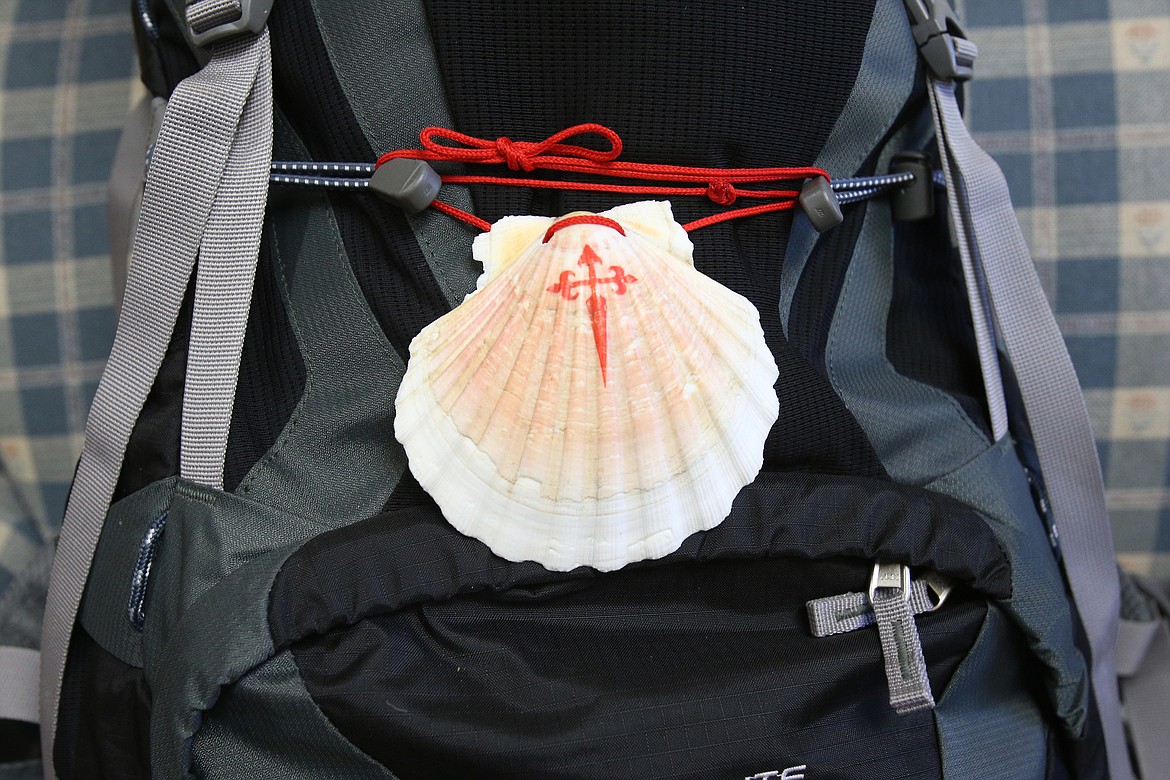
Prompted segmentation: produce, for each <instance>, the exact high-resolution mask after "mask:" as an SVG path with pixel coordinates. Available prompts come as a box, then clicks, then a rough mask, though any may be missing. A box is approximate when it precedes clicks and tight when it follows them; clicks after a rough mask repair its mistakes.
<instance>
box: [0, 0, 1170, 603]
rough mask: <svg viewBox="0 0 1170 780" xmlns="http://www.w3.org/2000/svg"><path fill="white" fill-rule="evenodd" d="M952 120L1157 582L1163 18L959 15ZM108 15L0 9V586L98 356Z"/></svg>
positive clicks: (1168, 435)
mask: <svg viewBox="0 0 1170 780" xmlns="http://www.w3.org/2000/svg"><path fill="white" fill-rule="evenodd" d="M958 5H959V9H960V12H961V13H962V14H963V16H964V18H965V19H966V20H967V22H968V32H969V33H970V34H971V37H972V38H973V39H974V40H975V41H976V42H977V43H978V44H979V47H980V52H981V53H980V57H979V61H978V63H977V65H976V74H977V77H976V79H975V81H974V82H973V83H972V85H971V88H970V93H969V94H970V100H969V117H970V119H971V122H972V126H973V129H974V131H975V134H976V137H977V138H978V140H979V141H980V143H982V144H983V145H984V146H985V148H987V149H988V151H990V152H991V153H992V154H993V155H994V156H995V157H996V159H998V160H999V162H1000V164H1001V165H1002V166H1003V168H1004V171H1005V173H1006V174H1007V177H1008V181H1009V183H1010V184H1011V186H1012V191H1013V195H1014V199H1015V203H1016V205H1017V207H1018V210H1019V213H1020V217H1021V220H1022V222H1023V225H1024V230H1025V235H1026V236H1027V237H1028V240H1029V243H1030V245H1031V247H1032V251H1033V254H1034V256H1035V258H1036V261H1037V265H1038V267H1039V270H1040V275H1041V278H1042V279H1043V281H1044V283H1045V285H1046V287H1047V290H1048V292H1049V294H1050V297H1051V299H1052V301H1053V303H1054V305H1055V308H1056V312H1057V316H1058V319H1059V322H1060V325H1061V328H1062V329H1063V330H1064V333H1065V335H1066V338H1067V340H1068V345H1069V349H1070V351H1071V352H1072V355H1073V360H1074V362H1075V363H1076V366H1077V370H1078V371H1079V373H1080V378H1081V381H1082V384H1083V385H1084V386H1085V389H1086V395H1087V398H1088V403H1089V408H1090V411H1091V413H1092V416H1093V422H1094V426H1095V429H1096V432H1097V436H1098V440H1099V446H1100V450H1101V456H1102V462H1103V466H1104V469H1105V475H1106V484H1107V489H1108V502H1109V508H1110V511H1111V513H1112V516H1113V522H1114V532H1115V537H1116V541H1117V547H1118V551H1119V553H1120V554H1121V557H1122V560H1123V561H1124V562H1125V564H1126V565H1127V567H1129V568H1131V569H1133V570H1135V571H1140V572H1146V573H1153V574H1158V575H1162V576H1170V0H1112V1H1110V0H966V2H965V3H960V4H958ZM133 60H134V55H133V46H132V43H131V32H130V15H129V4H128V3H127V2H125V0H0V84H2V85H3V86H2V89H3V91H2V93H0V590H2V589H3V588H4V586H5V585H6V584H7V582H8V581H9V580H10V579H11V577H12V576H13V573H14V572H16V571H18V570H19V569H20V568H22V566H23V564H24V562H25V561H26V560H27V559H28V557H29V555H30V554H31V552H32V551H33V550H35V549H36V548H37V547H38V546H40V545H42V544H44V543H45V542H46V541H47V540H49V539H51V538H52V535H53V534H54V533H55V528H56V525H57V524H58V523H59V522H60V518H61V515H62V513H63V509H64V503H65V497H66V493H67V490H68V486H69V480H70V477H71V475H72V470H73V466H74V462H75V460H76V457H77V454H78V452H79V451H80V446H81V436H82V430H83V427H84V422H85V414H86V408H87V406H88V404H89V401H90V399H91V398H92V396H93V392H94V388H95V386H96V383H97V379H98V376H99V374H100V372H101V368H102V363H103V358H104V356H105V354H106V352H107V351H108V349H109V346H110V344H111V342H112V339H113V327H114V318H113V310H112V306H111V299H112V285H111V276H110V269H109V260H108V258H107V256H106V255H107V252H108V243H107V239H106V223H105V180H106V176H107V173H108V171H109V168H110V165H111V162H112V160H113V154H114V147H115V144H116V140H117V135H118V129H119V127H120V125H121V123H122V118H123V116H124V115H125V113H126V111H127V110H128V109H129V107H130V106H131V105H132V103H133V102H134V101H135V100H136V98H137V96H139V95H140V94H141V88H140V87H139V86H138V85H137V83H136V80H135V78H134V76H133V68H134V65H133Z"/></svg>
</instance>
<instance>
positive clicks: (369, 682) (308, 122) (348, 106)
mask: <svg viewBox="0 0 1170 780" xmlns="http://www.w3.org/2000/svg"><path fill="white" fill-rule="evenodd" d="M137 10H138V13H137V21H136V24H137V37H138V41H139V49H140V60H141V62H142V65H143V71H144V79H145V81H146V82H147V84H148V86H149V87H150V89H151V91H152V93H153V94H154V95H155V96H156V97H159V98H165V99H167V100H168V101H169V102H168V105H167V109H166V113H165V118H164V119H163V122H162V127H161V131H160V133H159V135H158V138H157V141H156V142H155V143H154V145H153V147H152V152H151V156H150V163H149V172H148V175H147V180H146V185H145V193H144V196H143V205H142V210H141V215H140V217H139V219H138V223H137V233H136V237H135V242H134V247H135V250H134V259H133V262H132V264H131V268H130V275H129V279H128V282H127V288H126V298H125V301H124V303H123V313H122V319H121V322H120V325H119V331H118V337H117V341H116V343H115V347H114V352H113V355H112V356H111V360H110V364H109V368H108V369H107V372H106V375H105V376H104V378H103V380H102V384H101V386H100V388H99V390H98V395H97V398H96V400H95V404H94V410H93V412H92V415H91V420H90V425H89V429H88V430H87V443H86V451H85V454H84V455H83V456H82V460H81V463H80V465H79V468H78V473H77V478H76V481H75V483H74V488H73V494H72V496H71V499H70V505H69V510H68V513H67V516H66V521H65V525H64V526H63V530H62V537H61V541H60V545H59V548H58V557H57V563H56V565H55V569H54V574H53V581H52V585H51V588H50V599H49V608H48V611H47V614H46V628H45V637H46V639H45V642H44V645H43V648H44V650H43V655H44V658H43V680H44V683H43V684H44V686H45V687H44V688H43V691H42V708H43V709H42V725H43V734H44V737H43V744H44V746H45V755H46V758H47V759H51V760H49V761H47V762H46V764H47V766H48V768H49V771H48V772H47V776H56V777H61V778H73V777H77V778H98V777H148V776H154V777H189V776H199V777H245V776H249V777H312V778H351V777H399V778H403V780H415V779H418V778H426V779H428V780H430V779H433V778H447V777H451V778H454V777H477V778H478V777H491V778H692V777H693V778H744V777H746V778H787V779H788V780H796V778H808V780H814V779H816V780H819V779H821V778H858V777H899V778H908V777H924V778H925V777H946V778H962V777H986V776H990V775H1004V776H1012V777H1020V778H1052V777H1086V778H1087V777H1105V776H1112V777H1115V778H1122V777H1125V776H1127V773H1128V772H1129V768H1128V759H1127V757H1126V754H1125V745H1124V737H1123V735H1122V731H1121V728H1122V727H1121V721H1120V714H1119V710H1118V703H1117V690H1116V681H1115V670H1114V668H1113V656H1112V653H1113V641H1114V636H1115V634H1116V630H1117V629H1116V623H1117V610H1118V607H1117V598H1118V597H1117V575H1116V571H1115V569H1114V564H1113V555H1112V546H1111V542H1110V540H1109V532H1108V526H1107V523H1106V520H1105V517H1104V504H1103V498H1102V496H1101V488H1100V475H1099V470H1098V467H1097V463H1096V453H1095V450H1094V449H1093V445H1092V439H1091V434H1090V433H1089V431H1088V424H1087V417H1086V415H1085V412H1084V407H1083V403H1082V402H1081V400H1080V397H1079V392H1078V391H1077V388H1076V380H1075V376H1074V375H1073V373H1072V369H1071V365H1070V363H1069V361H1068V357H1067V353H1066V352H1065V351H1064V348H1063V346H1062V344H1061V341H1060V337H1059V333H1058V332H1057V331H1056V327H1055V324H1054V322H1053V321H1052V316H1051V313H1050V312H1049V311H1048V309H1047V305H1046V304H1045V303H1044V299H1043V294H1042V292H1041V291H1040V287H1039V284H1038V283H1037V281H1036V278H1035V275H1034V272H1033V271H1032V270H1031V265H1030V259H1029V258H1028V256H1027V253H1026V249H1025V248H1024V247H1023V243H1022V239H1021V238H1020V235H1019V230H1018V226H1016V224H1015V221H1014V216H1013V215H1012V213H1011V208H1010V202H1009V201H1008V200H1007V197H1006V190H1005V189H1004V187H1003V181H1002V176H1000V175H999V173H998V169H996V168H995V167H994V164H993V163H991V162H990V160H989V158H986V156H985V155H983V154H982V153H981V152H980V151H979V150H978V148H977V147H975V146H974V144H973V142H971V140H970V138H969V136H967V134H966V131H965V129H963V126H962V121H961V118H960V117H959V113H958V107H957V103H956V95H955V92H956V89H957V84H959V83H961V82H962V81H963V80H964V79H966V78H968V77H969V76H970V74H971V64H972V61H973V59H974V55H975V51H974V47H973V46H972V45H971V44H969V42H967V41H966V40H965V39H964V38H963V36H962V31H961V29H960V28H959V26H958V24H957V22H956V20H955V19H954V16H953V14H951V13H950V11H949V8H947V6H946V4H945V2H943V1H942V0H938V1H937V2H935V1H930V2H919V1H918V0H907V2H906V3H903V2H902V0H848V2H843V3H837V4H831V5H827V4H824V3H785V4H772V3H760V4H748V5H746V6H740V5H736V6H728V5H713V6H701V5H700V6H695V5H684V4H677V5H674V4H657V5H656V4H651V5H648V6H646V5H643V6H631V5H630V4H628V3H622V2H613V1H611V0H599V1H595V2H592V3H589V4H576V3H557V2H548V1H545V0H519V1H518V2H513V3H508V4H469V3H462V2H454V1H453V0H425V1H424V2H418V3H410V2H389V0H381V1H379V2H364V3H361V2H350V1H348V0H345V1H343V0H278V2H275V3H273V2H272V0H268V2H260V1H259V0H253V1H249V0H195V1H194V2H191V3H189V4H184V3H183V2H181V0H169V1H164V0H150V1H149V2H145V1H144V2H140V3H138V7H137ZM582 122H595V123H600V124H601V125H603V126H605V127H608V128H612V129H613V130H615V131H616V132H617V133H619V134H620V137H621V139H622V141H623V142H624V149H623V150H622V152H621V158H620V159H621V160H622V161H635V162H641V163H654V164H659V165H670V166H677V167H679V168H680V169H681V168H687V169H693V168H696V167H703V168H709V169H721V170H743V169H757V168H771V167H777V166H785V167H790V168H803V169H810V168H811V169H819V170H821V171H824V172H827V175H828V176H829V177H831V179H832V181H833V183H834V188H833V189H830V188H828V187H826V186H825V179H823V178H819V177H818V175H817V174H815V173H811V174H808V175H805V176H801V177H795V178H796V179H797V180H796V181H795V182H794V183H792V184H791V185H788V186H787V187H788V188H787V189H786V190H784V191H785V192H789V194H788V195H781V196H776V197H778V198H779V201H778V202H780V203H784V204H787V205H786V206H784V208H783V209H781V208H779V207H778V208H777V209H776V210H774V211H772V212H771V213H768V210H762V212H761V213H749V214H744V215H743V216H742V218H738V219H734V220H727V221H722V222H719V223H717V224H710V225H709V226H707V227H704V228H703V229H702V230H695V231H694V232H693V233H692V234H691V238H692V240H693V244H694V264H695V267H696V268H697V269H698V270H699V271H701V272H703V273H704V274H706V275H707V276H710V277H712V278H714V279H715V280H716V281H718V282H720V283H721V284H723V285H724V286H726V287H728V288H730V289H732V290H734V291H736V292H737V293H739V294H740V295H742V296H744V298H746V299H747V300H748V301H750V303H751V304H752V305H753V306H754V307H755V309H756V310H758V312H759V318H760V325H761V328H762V339H763V340H764V343H766V345H767V348H768V351H769V352H770V353H771V356H772V358H773V359H774V360H775V363H776V366H777V369H778V376H779V378H778V380H777V382H776V385H775V393H776V396H777V400H778V417H777V419H776V422H775V423H774V425H773V426H772V427H771V429H770V431H769V432H768V433H767V435H766V439H765V440H764V442H763V445H762V468H761V469H760V472H759V474H758V475H757V476H756V477H755V478H754V479H753V480H751V481H750V484H747V485H746V486H745V487H743V489H742V490H740V491H739V492H738V495H737V496H735V500H734V503H732V505H731V508H730V512H729V514H728V515H727V517H726V518H725V519H722V521H721V522H719V520H720V519H721V518H714V522H712V523H710V524H708V525H707V526H704V527H705V528H706V529H707V530H700V531H698V532H696V533H693V534H690V535H688V536H686V537H685V538H680V539H678V540H677V543H676V544H674V546H673V547H672V548H671V549H672V550H673V551H671V552H668V553H666V554H658V555H656V556H654V557H652V558H651V559H647V560H635V561H634V562H631V563H629V565H626V566H624V567H618V568H617V570H615V571H599V570H598V569H597V568H594V567H591V566H587V565H583V566H576V567H571V568H570V570H568V571H557V570H554V568H555V567H554V568H548V567H546V566H544V565H541V564H540V563H538V562H536V561H533V560H520V561H511V560H508V559H506V558H504V557H500V556H499V555H497V554H496V553H495V552H493V548H492V547H491V546H489V545H488V544H485V543H484V542H482V541H480V540H479V539H477V538H472V537H470V536H466V535H464V534H462V533H460V532H459V531H458V530H456V528H455V527H453V526H452V525H451V524H450V523H449V522H448V521H447V520H446V519H445V518H444V513H443V512H442V511H441V510H440V508H439V507H438V506H437V505H436V503H435V501H434V500H433V499H432V498H431V496H430V495H429V494H428V492H427V490H424V489H423V487H422V486H420V484H419V482H418V481H416V480H415V478H414V476H413V473H412V468H413V467H412V466H411V465H409V464H408V458H407V456H406V453H405V452H404V451H403V449H402V447H401V446H400V445H399V444H398V443H397V442H396V440H395V432H394V418H395V406H394V401H395V395H396V393H397V391H398V388H399V384H400V382H401V381H402V378H403V375H404V373H405V371H406V368H407V364H408V362H409V359H410V345H411V341H412V339H414V338H415V337H416V336H417V335H418V334H419V332H420V331H422V330H423V329H424V328H425V327H427V326H428V325H429V324H430V323H432V322H433V321H435V320H436V319H438V318H440V317H442V316H443V315H444V314H446V313H447V312H448V311H449V310H451V309H452V308H454V307H456V306H458V305H459V304H460V303H461V302H462V301H463V300H464V297H465V296H467V295H468V294H469V293H471V292H472V291H473V290H474V289H475V284H476V278H477V276H478V274H479V269H478V267H477V265H475V264H473V263H472V259H471V244H472V240H473V238H474V234H475V231H474V230H473V229H471V228H469V227H468V226H467V225H464V224H461V223H460V222H458V221H457V220H453V219H452V218H451V215H452V214H455V213H457V212H458V213H463V214H471V215H474V216H473V219H472V221H475V220H480V221H484V222H487V223H495V222H497V221H498V220H499V219H501V218H503V217H506V216H509V215H537V216H545V217H552V218H556V217H560V216H561V215H565V214H569V213H571V212H577V211H583V212H590V213H596V212H602V211H605V210H606V209H609V208H612V207H614V206H617V205H620V204H622V203H625V202H628V201H632V200H641V199H643V198H642V197H641V196H640V195H639V196H637V197H635V196H633V195H622V194H615V193H613V192H608V191H603V190H602V191H599V190H595V189H589V188H588V187H585V188H581V187H577V185H580V184H582V183H584V184H592V183H596V182H597V181H599V179H597V178H596V177H595V176H592V175H590V174H595V173H597V172H598V171H597V170H590V171H585V173H583V174H578V173H575V172H573V171H571V170H570V171H569V173H568V175H564V176H559V177H556V176H553V175H552V174H550V173H549V172H548V171H547V170H542V169H541V166H540V165H539V164H534V163H533V157H534V156H536V154H537V152H535V151H533V150H534V149H535V147H536V146H537V145H536V144H533V143H532V142H536V141H539V139H542V138H546V137H549V136H551V135H553V134H554V133H556V132H557V131H559V130H561V129H563V128H566V127H570V126H573V125H577V124H579V123H582ZM432 126H434V127H447V128H455V129H458V130H459V131H461V132H462V133H466V134H468V136H466V137H467V138H472V139H473V140H474V139H476V138H482V139H486V140H485V141H484V143H483V144H482V145H481V146H474V145H473V147H474V148H483V149H487V151H488V154H487V155H486V156H483V157H481V158H479V159H478V163H477V162H476V160H474V159H470V158H469V162H468V164H466V165H458V164H453V163H449V162H446V163H444V162H436V163H435V165H434V168H433V169H431V168H426V167H420V166H415V167H412V168H410V171H411V175H412V176H415V177H416V178H415V179H411V178H410V177H407V178H406V179H402V180H396V181H393V182H391V183H390V184H388V185H385V186H383V185H377V184H371V180H370V175H371V173H372V172H373V171H374V168H375V165H374V164H375V161H377V160H378V159H379V156H380V155H382V154H383V153H386V152H393V151H395V150H409V149H412V148H413V147H415V146H416V145H417V144H418V135H419V132H420V131H421V130H423V129H424V128H426V127H432ZM504 136H507V137H510V138H512V139H518V140H517V141H509V142H507V143H503V142H497V141H496V140H495V139H497V138H499V137H504ZM461 137H462V136H461ZM523 142H528V143H529V145H527V146H526V145H523ZM518 144H519V145H518ZM580 144H582V145H583V148H584V149H586V151H589V150H593V151H596V145H595V144H593V143H592V142H590V141H589V140H588V139H583V140H580ZM448 145H450V142H448ZM456 145H458V144H456ZM426 148H429V147H426ZM554 151H555V150H554ZM493 155H498V159H499V161H501V162H505V163H510V164H512V167H513V168H515V169H519V170H517V171H515V172H513V173H508V172H506V171H505V172H504V173H503V174H502V176H503V177H504V178H508V177H511V178H512V179H521V180H523V183H520V184H517V183H516V182H513V183H514V184H516V185H517V186H494V185H491V184H482V185H480V184H478V183H471V184H467V183H466V182H468V181H469V180H468V179H459V178H456V179H455V181H456V182H460V181H461V182H465V183H464V184H452V183H451V177H459V176H468V175H473V176H474V175H480V176H483V175H488V174H489V173H490V174H491V175H493V176H495V175H496V174H498V173H499V171H498V167H497V168H493V169H490V170H489V169H487V168H484V167H483V165H482V163H485V162H493V161H495V160H496V159H497V157H495V156H493ZM425 157H426V154H423V153H421V152H420V153H414V154H411V153H404V154H403V155H400V156H399V157H398V158H396V159H419V158H425ZM432 159H433V158H432ZM273 160H276V161H277V162H276V163H273V162H272V161H273ZM281 161H283V164H282V162H281ZM537 163H539V161H537ZM530 167H531V168H535V170H526V169H527V168H530ZM382 169H386V170H389V168H387V167H386V166H378V170H382ZM655 170H656V169H655ZM936 170H938V171H941V173H939V174H937V175H936V173H935V171H936ZM428 171H432V173H433V171H437V172H438V173H437V174H435V175H441V176H442V177H444V179H445V181H446V183H444V184H443V189H442V192H441V199H440V201H439V202H438V203H439V205H437V206H435V207H434V208H424V209H419V206H420V205H422V206H425V205H426V204H427V203H430V202H431V201H432V200H434V197H435V196H434V193H433V192H430V193H427V192H426V182H427V181H430V182H431V184H432V185H433V184H434V183H435V182H434V180H433V177H432V178H429V179H428V177H429V176H431V174H430V173H428ZM374 175H375V177H376V176H377V174H374ZM270 176H271V177H275V178H273V180H272V181H273V183H272V184H271V185H270V183H269V179H270ZM846 177H848V178H846ZM552 178H558V179H563V180H565V181H566V182H567V183H566V184H565V186H560V187H549V188H545V187H544V186H542V185H540V184H532V183H531V181H532V180H537V181H547V180H550V179H552ZM420 181H422V182H423V183H422V184H420V183H419V182H420ZM471 181H475V180H471ZM306 184H308V185H316V186H302V185H306ZM647 186H658V184H657V183H655V182H651V184H650V185H647ZM704 187H705V192H704V193H703V194H705V195H707V197H684V196H680V197H672V198H671V202H672V206H673V213H674V214H675V215H676V216H677V219H678V221H679V222H684V221H686V222H688V223H690V224H693V223H695V222H698V221H701V220H703V219H704V218H706V217H708V216H711V215H712V214H719V213H721V212H722V211H724V210H726V209H727V208H729V207H731V206H732V202H731V201H733V200H735V199H736V197H738V196H744V194H745V193H744V189H745V188H742V187H741V188H739V190H736V189H735V187H734V186H732V189H730V190H728V189H727V188H726V187H725V186H723V182H722V181H714V180H713V181H710V182H704V183H702V184H701V186H700V187H699V188H700V189H704ZM371 188H372V189H373V190H374V192H371V191H370V190H371ZM746 189H750V187H748V188H746ZM379 192H380V193H381V194H382V195H386V194H387V193H388V194H389V195H390V196H391V199H390V201H388V200H387V199H386V198H385V197H379V196H378V193H379ZM797 192H800V193H802V196H801V197H797V195H796V194H797ZM420 193H421V194H420ZM749 197H750V194H749ZM417 198H421V199H422V200H421V201H418V200H416V199H417ZM443 204H445V205H443ZM735 206H736V207H742V206H743V204H742V203H737V204H735ZM416 209H419V210H417V211H416V212H415V210H416ZM412 212H415V213H412ZM618 221H619V222H620V220H618ZM619 227H620V225H619ZM1013 231H1014V232H1013ZM197 258H198V262H197V263H196V259H197ZM192 269H195V270H194V273H193V272H192ZM615 278H616V277H615ZM192 279H193V281H191V280H192ZM550 289H551V288H550ZM527 368H528V367H526V366H520V367H518V369H517V370H519V371H524V370H527ZM452 467H453V466H452ZM415 471H417V469H415ZM1057 528H1059V529H1060V533H1059V535H1058V534H1057V530H1056V529H1057ZM1086 594H1087V595H1086Z"/></svg>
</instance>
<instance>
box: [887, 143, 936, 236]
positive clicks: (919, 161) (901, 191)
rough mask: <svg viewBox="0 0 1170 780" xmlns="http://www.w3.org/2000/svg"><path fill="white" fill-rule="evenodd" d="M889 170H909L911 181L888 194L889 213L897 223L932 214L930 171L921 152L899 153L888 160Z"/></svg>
mask: <svg viewBox="0 0 1170 780" xmlns="http://www.w3.org/2000/svg"><path fill="white" fill-rule="evenodd" d="M890 173H912V174H914V181H912V182H910V183H909V184H905V185H903V186H901V187H898V188H897V189H895V190H894V191H893V192H891V193H890V213H891V215H892V216H893V218H894V220H895V221H897V222H917V221H918V220H922V219H930V218H931V217H933V216H934V172H933V171H932V170H931V168H930V158H929V157H927V156H926V155H925V154H923V153H922V152H899V153H898V154H895V155H894V159H893V160H891V161H890Z"/></svg>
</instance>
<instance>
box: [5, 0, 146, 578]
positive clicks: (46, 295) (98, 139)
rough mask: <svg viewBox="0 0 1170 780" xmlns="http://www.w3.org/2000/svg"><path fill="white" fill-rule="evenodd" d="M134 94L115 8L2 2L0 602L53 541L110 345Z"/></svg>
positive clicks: (122, 14)
mask: <svg viewBox="0 0 1170 780" xmlns="http://www.w3.org/2000/svg"><path fill="white" fill-rule="evenodd" d="M135 82H136V79H135V78H134V48H133V43H132V36H131V27H130V16H129V6H128V3H126V2H125V1H124V0H72V1H70V0H7V1H6V2H0V89H2V92H0V589H2V588H3V587H4V585H6V584H7V582H8V581H9V579H10V578H11V577H12V575H13V573H14V572H15V571H18V570H19V569H20V568H21V567H22V566H23V564H24V562H25V561H26V560H27V559H28V557H29V555H30V554H31V552H32V550H34V549H35V548H36V547H37V546H39V545H41V544H43V543H44V542H45V540H46V539H50V538H52V535H53V534H54V533H55V531H54V529H55V526H56V524H57V523H59V522H60V517H61V515H62V513H63V511H64V506H65V497H66V493H67V491H68V488H69V480H70V478H71V476H72V472H73V466H74V463H75V461H76V458H77V454H78V452H79V451H80V446H81V436H82V430H83V427H84V424H85V415H86V410H87V408H88V405H89V401H90V399H91V398H92V396H93V392H94V389H95V387H96V384H97V380H98V376H99V375H100V373H101V369H102V365H103V361H104V357H105V354H106V353H107V352H108V351H109V348H110V344H111V343H112V341H113V331H114V316H113V310H112V307H111V303H110V301H111V296H112V286H111V276H110V270H109V259H108V257H107V254H108V248H107V240H106V216H105V197H106V177H107V175H108V172H109V169H110V164H111V161H112V160H113V154H114V148H115V145H116V143H117V139H118V132H119V130H120V127H121V124H122V121H123V118H124V116H125V114H126V111H127V110H128V109H129V107H130V105H131V102H132V100H134V99H135V97H136V95H137V94H139V93H138V92H137V90H138V89H139V88H138V87H137V86H136V83H135Z"/></svg>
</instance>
